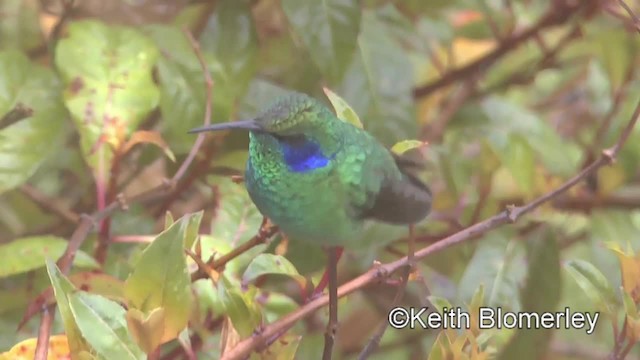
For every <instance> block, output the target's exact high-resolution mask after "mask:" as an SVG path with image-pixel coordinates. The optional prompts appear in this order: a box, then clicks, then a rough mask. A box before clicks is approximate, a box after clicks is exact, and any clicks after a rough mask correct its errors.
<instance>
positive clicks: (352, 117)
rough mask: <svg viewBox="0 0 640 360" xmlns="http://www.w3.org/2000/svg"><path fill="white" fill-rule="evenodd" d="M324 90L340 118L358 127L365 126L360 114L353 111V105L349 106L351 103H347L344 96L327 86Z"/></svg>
mask: <svg viewBox="0 0 640 360" xmlns="http://www.w3.org/2000/svg"><path fill="white" fill-rule="evenodd" d="M322 90H323V91H324V93H325V95H327V98H329V101H330V102H331V105H333V109H334V110H335V112H336V116H337V117H338V119H340V120H342V121H345V122H348V123H350V124H351V125H353V126H355V127H357V128H360V129H363V128H364V126H363V125H362V122H361V121H360V118H359V117H358V114H356V112H355V111H353V109H352V108H351V106H349V104H347V102H346V101H344V99H343V98H341V97H340V96H339V95H338V94H336V93H334V92H333V91H331V90H329V89H328V88H326V87H323V88H322Z"/></svg>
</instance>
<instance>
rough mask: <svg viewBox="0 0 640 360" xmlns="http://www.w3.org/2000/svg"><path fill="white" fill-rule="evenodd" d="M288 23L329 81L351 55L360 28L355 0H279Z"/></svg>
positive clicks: (340, 72) (340, 73)
mask: <svg viewBox="0 0 640 360" xmlns="http://www.w3.org/2000/svg"><path fill="white" fill-rule="evenodd" d="M282 9H283V10H284V13H285V14H286V15H287V19H288V20H289V23H290V24H291V26H292V27H293V29H294V31H295V32H296V34H297V35H298V36H299V37H300V39H301V40H302V43H303V44H304V45H305V47H306V48H307V51H309V53H310V55H311V59H312V60H313V61H314V62H315V64H316V65H317V66H318V68H320V70H321V71H322V73H323V74H324V75H325V76H326V77H327V78H328V79H329V81H330V82H331V83H333V82H336V81H339V80H340V79H341V78H342V76H343V74H344V73H345V71H346V67H347V66H348V65H349V62H350V60H351V59H352V58H353V53H354V49H355V47H356V43H357V39H358V32H359V30H360V5H359V3H358V1H357V0H320V1H318V0H282Z"/></svg>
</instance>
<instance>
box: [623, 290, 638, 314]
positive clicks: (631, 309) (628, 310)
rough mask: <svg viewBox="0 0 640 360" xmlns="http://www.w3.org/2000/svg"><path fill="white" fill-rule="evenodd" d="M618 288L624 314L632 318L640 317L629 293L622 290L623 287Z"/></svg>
mask: <svg viewBox="0 0 640 360" xmlns="http://www.w3.org/2000/svg"><path fill="white" fill-rule="evenodd" d="M620 290H622V303H623V305H624V313H625V315H627V316H628V317H630V318H631V319H634V320H636V319H638V318H639V317H640V316H639V315H640V314H638V307H637V306H636V304H635V302H634V301H633V298H631V295H629V293H627V292H626V291H624V289H620Z"/></svg>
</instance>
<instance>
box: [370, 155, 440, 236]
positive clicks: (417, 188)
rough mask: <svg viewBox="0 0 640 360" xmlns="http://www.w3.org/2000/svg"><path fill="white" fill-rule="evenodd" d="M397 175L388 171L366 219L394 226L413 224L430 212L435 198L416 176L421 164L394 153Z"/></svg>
mask: <svg viewBox="0 0 640 360" xmlns="http://www.w3.org/2000/svg"><path fill="white" fill-rule="evenodd" d="M392 156H393V160H394V162H395V164H394V165H395V169H392V170H394V171H387V172H386V176H385V177H384V179H383V181H382V185H381V187H380V189H379V191H378V192H377V194H376V195H375V200H374V201H373V204H372V206H371V207H370V208H369V209H368V210H366V211H365V212H364V213H363V215H364V217H365V218H370V219H374V220H379V221H382V222H387V223H391V224H414V223H417V222H419V221H421V220H422V219H424V218H425V217H426V216H427V215H428V214H429V211H430V210H431V202H432V194H431V190H430V189H429V187H428V186H427V185H426V184H425V183H423V182H422V181H421V180H420V179H418V177H417V176H416V175H415V171H416V169H419V168H420V167H421V166H420V163H419V162H417V161H415V160H414V159H411V158H410V157H405V156H398V155H395V154H393V153H392Z"/></svg>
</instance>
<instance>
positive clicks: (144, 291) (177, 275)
mask: <svg viewBox="0 0 640 360" xmlns="http://www.w3.org/2000/svg"><path fill="white" fill-rule="evenodd" d="M201 218H202V214H200V213H197V214H189V215H185V216H184V217H182V218H180V219H179V220H178V221H176V222H175V223H174V224H172V225H171V226H170V227H169V228H167V229H166V230H165V231H163V232H162V233H160V234H159V235H158V236H157V237H156V239H155V240H154V241H153V242H152V243H151V244H149V245H148V246H147V248H146V249H145V250H144V251H143V252H142V255H141V256H140V258H139V260H138V262H137V263H136V265H135V268H134V270H133V272H132V273H131V274H130V275H129V278H127V280H126V282H125V287H124V294H125V298H126V299H127V302H128V305H129V308H130V309H131V308H133V309H138V310H140V311H141V312H142V313H144V314H149V313H150V312H151V311H154V310H155V309H156V308H160V307H161V308H163V309H164V311H165V321H164V334H163V336H162V342H163V343H164V342H167V341H169V340H172V339H174V338H176V337H177V336H178V334H179V333H180V332H181V331H182V329H184V328H185V326H186V325H187V322H188V320H189V315H190V309H191V288H190V284H191V278H190V276H189V271H188V268H187V261H186V255H185V254H184V244H185V238H186V235H187V229H188V228H189V224H190V223H192V222H197V223H199V221H200V219H201Z"/></svg>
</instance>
